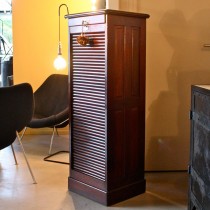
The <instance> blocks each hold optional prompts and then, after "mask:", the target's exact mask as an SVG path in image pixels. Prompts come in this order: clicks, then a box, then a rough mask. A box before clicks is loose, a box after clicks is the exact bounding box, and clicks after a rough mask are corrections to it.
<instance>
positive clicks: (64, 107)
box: [23, 74, 69, 164]
mask: <svg viewBox="0 0 210 210" xmlns="http://www.w3.org/2000/svg"><path fill="white" fill-rule="evenodd" d="M34 99H35V110H34V115H33V118H32V120H31V122H30V123H29V124H28V125H27V127H29V128H44V127H50V128H53V133H52V137H51V141H50V148H49V156H47V157H45V158H44V160H45V161H50V162H56V163H63V164H69V163H66V162H61V161H54V160H51V159H49V158H50V157H52V156H54V155H56V154H58V153H63V152H69V151H58V152H56V153H54V154H51V150H52V145H53V139H54V134H55V130H56V131H57V128H63V127H65V126H67V125H68V124H69V102H68V75H63V74H52V75H50V76H49V77H48V78H47V79H46V80H45V81H44V82H43V84H42V85H41V86H40V87H39V88H38V89H37V90H36V91H35V92H34ZM25 130H26V129H25ZM24 132H25V131H24ZM23 134H24V133H23Z"/></svg>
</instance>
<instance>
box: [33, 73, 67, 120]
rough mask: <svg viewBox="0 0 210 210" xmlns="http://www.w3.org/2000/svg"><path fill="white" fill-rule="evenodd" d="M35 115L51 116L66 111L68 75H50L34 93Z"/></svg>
mask: <svg viewBox="0 0 210 210" xmlns="http://www.w3.org/2000/svg"><path fill="white" fill-rule="evenodd" d="M34 99H35V111H34V112H35V113H36V114H40V115H42V116H46V117H48V116H51V115H54V114H57V113H59V112H61V111H63V110H64V109H66V108H67V107H68V106H69V104H68V75H63V74H52V75H50V76H49V77H48V78H47V79H46V80H45V81H44V82H43V83H42V85H41V86H40V87H39V88H38V89H37V90H36V91H35V92H34Z"/></svg>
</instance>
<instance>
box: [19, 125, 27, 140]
mask: <svg viewBox="0 0 210 210" xmlns="http://www.w3.org/2000/svg"><path fill="white" fill-rule="evenodd" d="M26 130H27V127H25V128H24V129H23V132H22V135H21V137H20V139H21V140H22V138H23V135H24V134H25V132H26Z"/></svg>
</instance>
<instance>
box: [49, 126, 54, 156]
mask: <svg viewBox="0 0 210 210" xmlns="http://www.w3.org/2000/svg"><path fill="white" fill-rule="evenodd" d="M54 135H55V126H54V127H53V133H52V136H51V141H50V149H49V155H50V154H51V151H52V145H53V140H54Z"/></svg>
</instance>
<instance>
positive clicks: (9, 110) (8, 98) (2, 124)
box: [0, 83, 36, 183]
mask: <svg viewBox="0 0 210 210" xmlns="http://www.w3.org/2000/svg"><path fill="white" fill-rule="evenodd" d="M33 111H34V98H33V90H32V87H31V85H30V84H28V83H22V84H19V85H14V86H10V87H1V88H0V150H2V149H4V148H5V147H8V146H10V145H11V147H12V151H13V155H14V158H15V162H16V164H17V160H16V156H15V153H14V149H13V146H12V144H13V142H14V141H15V139H16V137H17V139H18V141H19V143H20V146H21V149H22V151H23V154H24V158H25V160H26V163H27V166H28V169H29V171H30V173H31V176H32V179H33V182H34V183H36V180H35V178H34V175H33V173H32V170H31V167H30V165H29V162H28V159H27V157H26V154H25V150H24V148H23V144H22V142H21V138H20V136H19V134H18V133H19V132H20V131H21V130H22V129H23V128H24V127H25V126H26V125H27V124H28V123H29V122H30V121H31V118H32V115H33Z"/></svg>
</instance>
